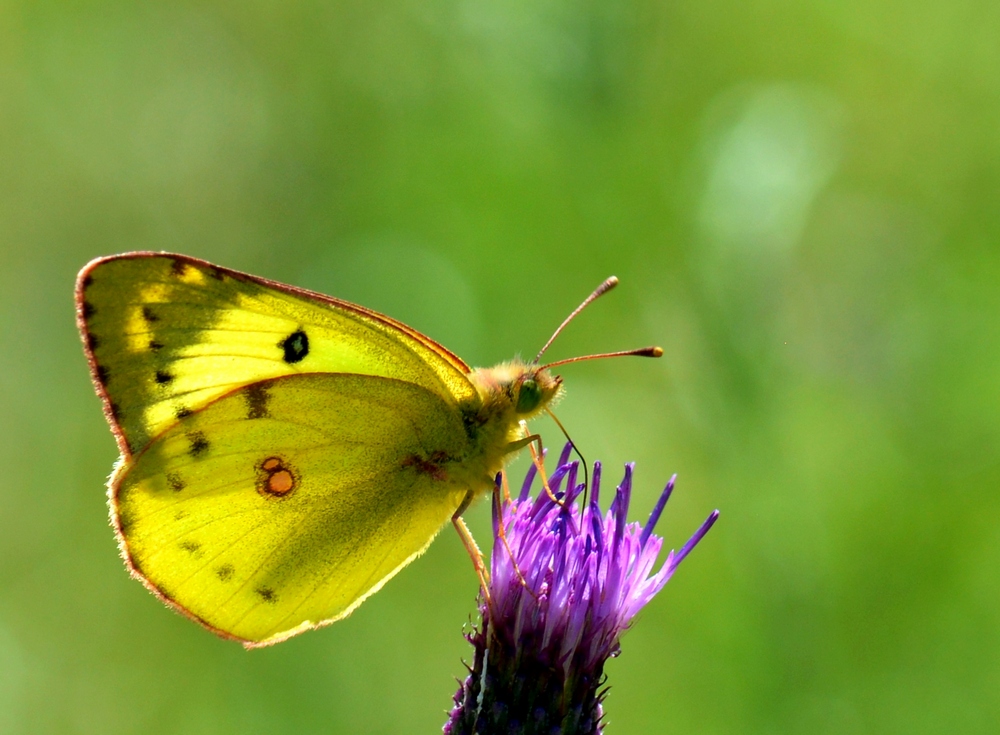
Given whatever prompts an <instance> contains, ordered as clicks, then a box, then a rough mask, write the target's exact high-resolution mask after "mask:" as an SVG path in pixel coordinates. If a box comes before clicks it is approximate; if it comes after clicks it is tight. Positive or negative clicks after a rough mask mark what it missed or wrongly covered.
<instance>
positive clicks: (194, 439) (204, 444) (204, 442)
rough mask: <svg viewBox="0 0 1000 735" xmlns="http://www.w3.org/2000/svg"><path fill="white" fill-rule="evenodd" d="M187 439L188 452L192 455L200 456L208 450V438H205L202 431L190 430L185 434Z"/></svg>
mask: <svg viewBox="0 0 1000 735" xmlns="http://www.w3.org/2000/svg"><path fill="white" fill-rule="evenodd" d="M187 439H188V441H189V442H191V448H190V449H188V453H189V454H190V455H191V456H192V457H196V458H197V457H200V456H202V455H203V454H204V453H205V452H207V451H208V439H206V438H205V435H204V434H203V433H202V432H200V431H192V432H191V433H190V434H188V435H187Z"/></svg>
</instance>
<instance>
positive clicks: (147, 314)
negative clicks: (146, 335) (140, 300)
mask: <svg viewBox="0 0 1000 735" xmlns="http://www.w3.org/2000/svg"><path fill="white" fill-rule="evenodd" d="M142 318H143V319H145V320H146V321H147V322H149V323H150V324H152V323H153V322H158V321H160V317H159V316H157V314H156V312H155V311H153V310H152V308H150V307H149V306H144V307H142Z"/></svg>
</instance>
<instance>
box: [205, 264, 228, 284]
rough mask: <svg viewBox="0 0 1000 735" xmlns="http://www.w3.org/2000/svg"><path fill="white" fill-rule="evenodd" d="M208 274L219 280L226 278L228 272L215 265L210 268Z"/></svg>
mask: <svg viewBox="0 0 1000 735" xmlns="http://www.w3.org/2000/svg"><path fill="white" fill-rule="evenodd" d="M208 274H209V275H210V276H212V278H214V279H215V280H217V281H224V280H226V274H225V273H223V272H222V269H221V268H218V267H216V266H214V265H213V266H212V267H211V268H209V269H208Z"/></svg>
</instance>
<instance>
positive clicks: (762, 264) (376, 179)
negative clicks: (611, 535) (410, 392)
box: [0, 0, 1000, 735]
mask: <svg viewBox="0 0 1000 735" xmlns="http://www.w3.org/2000/svg"><path fill="white" fill-rule="evenodd" d="M998 37H1000V5H997V4H996V3H995V2H983V1H979V2H977V1H975V0H956V1H955V2H950V3H945V2H930V1H928V0H915V1H913V0H911V1H908V2H902V1H901V0H876V1H875V2H871V1H868V2H862V1H861V0H845V1H844V2H832V1H831V0H812V1H808V2H789V1H787V0H785V1H781V0H762V1H760V2H752V3H746V2H739V1H738V0H716V1H714V2H712V1H709V2H655V1H651V0H633V1H631V2H615V3H612V2H595V1H594V0H575V1H574V0H540V1H536V2H526V1H525V0H445V1H444V2H436V1H434V0H429V1H428V0H424V1H417V0H389V1H388V2H384V3H367V2H357V1H352V2H327V3H324V2H312V1H311V0H303V1H297V2H276V1H274V0H260V1H256V2H255V1H251V2H248V3H231V2H216V1H212V2H198V3H163V4H156V3H108V2H88V1H87V0H80V1H79V2H72V3H69V2H24V1H23V0H22V1H21V2H18V1H16V0H14V1H10V0H4V1H3V2H0V267H2V273H3V275H4V279H3V287H2V288H0V376H2V382H0V396H2V401H3V413H2V420H0V446H2V448H3V451H4V455H5V456H6V458H7V460H6V463H5V464H6V466H7V467H8V469H9V470H10V471H9V472H7V473H6V474H5V475H4V478H3V482H2V483H0V494H2V502H3V511H2V512H0V732H2V733H100V734H102V735H105V734H117V733H185V734H187V733H192V734H200V733H205V734H211V733H240V734H248V733H249V734H255V733H361V732H364V733H423V732H437V731H439V728H440V726H441V724H442V723H443V722H444V720H445V714H444V713H445V710H446V709H447V708H448V707H449V706H450V698H451V695H452V693H453V692H454V690H455V687H456V685H455V682H454V679H453V677H455V676H459V675H462V674H463V668H462V664H461V659H462V657H463V656H467V655H468V654H469V651H470V650H471V649H469V647H468V646H467V644H466V643H465V642H464V640H463V639H462V636H461V631H462V626H463V624H467V623H468V622H469V620H470V616H471V615H472V614H473V611H474V595H475V590H476V581H475V578H474V576H473V574H472V572H471V567H470V564H469V561H468V559H467V557H466V556H465V554H464V551H463V550H462V548H461V545H460V543H459V542H458V540H457V537H456V536H455V534H454V533H452V532H451V531H447V532H446V533H443V534H442V535H441V537H440V538H439V539H438V541H437V542H436V543H435V544H434V545H433V547H432V549H431V550H430V551H429V552H428V554H427V555H426V556H425V557H424V558H422V559H420V560H419V561H418V562H416V563H414V564H413V565H412V566H411V567H410V568H408V569H406V570H405V571H404V572H403V573H402V574H400V575H399V577H397V578H396V579H395V580H394V581H393V582H392V583H390V584H389V585H388V586H387V587H386V588H385V589H384V590H383V591H382V592H380V593H379V594H378V595H376V596H375V597H374V598H372V599H371V600H370V601H368V602H367V603H366V604H365V605H363V606H362V607H361V608H360V609H359V610H358V611H357V612H356V613H355V614H354V615H353V616H352V617H351V618H349V619H348V620H346V621H344V622H341V623H339V624H337V625H335V626H333V627H331V628H327V629H324V630H322V631H319V632H315V633H310V634H307V635H304V636H301V637H299V638H296V639H294V640H291V641H289V642H287V643H284V644H282V645H279V646H276V647H273V648H269V649H266V650H260V651H256V652H252V653H247V652H244V651H243V650H242V649H241V648H239V647H238V646H236V645H235V644H232V643H227V642H224V641H222V640H218V639H216V638H215V637H213V636H212V635H210V634H208V633H206V632H205V631H203V630H201V629H200V628H198V627H197V626H195V625H193V624H191V623H189V622H187V621H186V620H184V619H182V618H181V617H179V616H177V615H175V614H173V613H171V612H169V611H168V610H166V609H165V608H164V607H163V606H162V605H160V604H159V603H158V602H157V601H156V600H155V599H153V597H151V596H150V595H149V594H148V593H146V592H145V591H144V590H143V589H142V587H141V586H140V585H139V584H137V583H135V582H133V581H131V580H129V579H128V577H127V575H126V573H125V571H124V569H123V567H122V564H121V562H120V560H119V559H118V556H117V551H116V548H115V544H114V541H113V538H112V534H111V531H110V529H109V527H108V524H107V520H106V509H105V500H104V489H103V483H104V480H105V478H106V476H107V474H108V472H109V471H110V468H111V465H112V463H113V461H114V459H115V456H116V453H115V449H114V443H113V441H112V439H111V435H110V432H109V431H108V429H107V427H106V426H105V423H104V419H103V417H102V415H101V411H100V407H99V404H98V400H97V398H96V397H95V395H94V393H93V390H92V389H91V386H90V381H89V378H88V375H87V370H86V365H85V362H84V359H83V354H82V351H81V348H80V344H79V338H78V336H77V334H76V331H75V327H74V323H73V304H72V285H73V278H74V275H75V273H76V271H77V270H78V269H79V268H80V267H81V266H82V265H83V264H84V263H86V262H87V261H88V260H89V259H91V258H93V257H95V256H98V255H104V254H110V253H115V252H121V251H127V250H160V249H164V250H171V251H178V252H183V253H188V254H191V255H195V256H199V257H202V258H206V259H209V260H212V261H214V262H218V263H220V264H222V265H225V266H229V267H233V268H238V269H242V270H246V271H250V272H252V273H256V274H259V275H262V276H267V277H269V278H273V279H277V280H282V281H286V282H289V283H293V284H297V285H300V286H305V287H310V288H313V289H318V290H322V291H325V292H328V293H332V294H334V295H337V296H341V297H344V298H347V299H351V300H355V301H358V302H361V303H363V304H365V305H367V306H370V307H373V308H376V309H380V310H383V311H385V312H387V313H389V314H390V315H392V316H395V317H397V318H399V319H402V320H404V321H406V322H408V323H410V324H412V325H413V326H415V327H417V328H419V329H421V330H423V331H425V332H427V333H428V334H430V335H431V336H432V337H434V338H436V339H438V340H440V341H441V342H443V343H444V344H446V345H447V346H449V347H450V348H452V349H453V350H455V351H456V352H457V353H459V354H460V355H462V356H463V357H464V358H465V359H466V360H467V361H468V362H470V363H472V364H477V365H485V364H491V363H494V362H496V361H499V360H502V359H505V358H508V357H510V356H511V355H512V354H514V353H517V352H521V353H522V354H525V355H533V354H534V352H535V351H536V350H537V349H538V347H539V346H540V345H541V344H542V342H544V340H545V339H546V338H547V336H548V335H549V333H550V332H551V330H552V329H553V328H554V327H555V326H556V325H557V324H558V323H559V321H560V320H561V319H562V318H563V317H564V316H565V315H566V313H568V311H569V310H570V309H571V308H572V307H573V306H575V304H576V303H577V302H578V301H579V299H580V298H582V297H583V296H584V295H585V294H586V293H587V292H588V291H589V290H590V289H591V288H592V287H593V286H595V285H596V284H597V283H598V282H599V281H600V280H601V279H603V278H604V277H606V276H607V275H609V274H611V273H615V274H617V275H618V276H619V277H620V278H621V279H622V286H621V287H619V289H618V290H617V291H616V292H615V293H614V294H612V295H611V296H609V297H607V298H606V299H604V300H602V302H600V303H599V304H598V305H596V306H595V307H594V308H593V309H592V310H590V311H589V312H588V313H586V314H585V315H584V316H583V317H582V318H581V319H580V320H579V321H578V322H577V323H575V324H574V325H573V326H572V327H571V328H570V329H569V330H568V331H567V332H566V333H565V335H564V336H563V337H562V338H560V340H559V342H557V343H556V345H555V347H554V348H553V349H552V351H551V352H550V354H551V355H552V357H553V359H555V358H557V357H566V356H570V355H575V354H582V353H585V352H593V351H601V350H609V349H622V348H628V347H635V346H639V345H643V344H649V343H657V344H661V345H662V346H663V347H664V349H665V351H666V356H665V358H664V359H663V360H660V361H658V362H653V361H642V360H620V361H607V362H603V363H601V362H597V363H584V364H580V365H574V366H568V367H566V368H565V369H564V370H563V375H564V377H565V379H566V381H567V384H568V387H569V394H568V396H567V398H566V400H565V401H564V402H563V403H562V404H561V406H560V409H559V414H560V417H561V419H562V421H563V422H564V424H565V425H566V426H567V427H568V428H569V429H570V431H571V432H572V433H573V436H574V437H575V439H576V440H577V442H578V443H579V444H580V445H581V446H582V447H583V448H584V449H585V450H586V452H587V453H588V455H589V457H590V458H591V459H593V458H601V459H603V460H604V461H605V463H606V466H609V469H610V468H617V467H620V465H621V463H623V462H625V461H627V460H636V461H637V462H638V474H637V481H638V491H637V493H636V499H635V504H634V506H633V515H634V517H635V518H636V519H640V518H644V516H645V514H646V512H647V510H648V508H649V506H650V505H651V504H652V502H653V499H654V497H655V496H656V495H657V494H658V493H659V491H660V489H661V488H662V484H663V482H664V481H665V480H666V479H667V477H668V476H669V475H670V473H672V472H675V471H676V472H679V473H680V484H679V486H678V492H677V493H676V494H675V497H674V500H672V501H671V507H670V508H669V509H668V513H667V514H666V517H665V519H664V522H663V524H662V526H661V527H660V530H661V531H662V532H663V533H664V534H665V535H666V538H667V544H668V546H675V547H676V546H680V544H682V543H683V541H684V540H685V539H686V538H687V535H688V534H689V533H690V532H691V531H693V530H694V528H695V527H696V526H697V524H698V523H699V522H700V521H701V520H702V519H703V518H704V516H705V515H706V514H707V513H708V512H709V511H710V510H711V509H712V508H715V507H718V508H721V510H722V518H721V521H720V523H719V524H718V525H717V526H716V528H715V529H714V530H713V531H712V533H711V534H710V535H709V536H708V538H707V539H706V541H705V542H704V543H703V545H702V546H701V547H699V549H698V550H697V552H696V553H695V554H694V555H693V556H692V557H691V558H690V559H689V560H688V561H687V562H685V564H684V566H683V567H682V569H681V571H680V573H679V574H678V575H677V576H676V577H675V578H674V580H673V581H672V582H671V583H670V585H668V587H667V589H666V590H665V591H664V593H663V594H662V595H661V596H660V597H659V598H657V599H656V600H655V601H654V602H653V603H651V604H650V605H649V606H648V608H646V610H645V611H644V612H643V613H642V615H641V616H640V618H639V620H638V623H637V625H636V626H635V628H634V629H633V630H632V631H631V632H630V633H629V634H628V635H627V636H626V637H625V639H624V645H623V653H622V656H621V657H620V658H619V659H616V660H614V661H612V662H611V664H610V665H609V678H610V683H611V685H612V689H611V694H610V696H609V698H608V700H607V706H606V709H607V713H608V721H609V726H608V728H607V732H608V733H609V735H610V734H612V733H622V734H629V733H680V732H692V733H727V734H728V733H760V734H761V735H764V734H767V735H773V734H785V733H789V734H791V733H801V734H803V735H806V734H809V735H812V734H824V733H831V734H833V733H836V734H837V735H844V734H846V733H900V734H902V733H906V734H907V735H914V734H917V733H996V732H998V731H1000V696H998V695H997V692H998V691H1000V494H998V492H997V491H998V487H1000V482H998V480H1000V448H998V447H1000V250H998V242H1000V43H998V42H997V38H998ZM539 428H540V430H541V431H542V432H543V434H544V435H545V436H546V437H547V439H548V442H549V444H550V445H558V444H559V443H560V439H559V435H558V433H557V432H556V431H555V429H554V427H553V426H552V425H551V424H546V423H545V422H540V424H539ZM523 468H524V463H523V461H522V462H521V463H520V464H518V465H517V466H516V467H515V474H520V472H521V471H522V470H523ZM15 469H16V470H17V471H16V472H15V471H14V470H15ZM617 471H618V470H617V469H615V470H614V472H613V474H617ZM486 511H487V508H486V505H485V504H482V505H481V506H479V507H477V508H475V509H473V510H472V511H471V512H470V516H469V517H470V522H471V523H472V525H473V528H474V530H475V531H477V533H478V535H479V537H480V538H488V535H489V534H488V530H487V529H488V521H487V512H486Z"/></svg>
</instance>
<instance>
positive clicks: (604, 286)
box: [531, 276, 618, 365]
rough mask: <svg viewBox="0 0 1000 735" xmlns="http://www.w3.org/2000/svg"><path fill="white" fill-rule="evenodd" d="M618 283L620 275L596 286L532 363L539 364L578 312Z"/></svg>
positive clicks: (550, 338) (553, 334) (560, 326)
mask: <svg viewBox="0 0 1000 735" xmlns="http://www.w3.org/2000/svg"><path fill="white" fill-rule="evenodd" d="M617 285H618V276H611V277H610V278H608V279H606V280H605V281H604V283H602V284H601V285H600V286H598V287H597V288H595V289H594V292H593V293H592V294H590V296H588V297H587V298H585V299H584V300H583V303H582V304H580V305H579V306H578V307H576V308H575V309H573V313H572V314H570V315H569V316H568V317H566V318H565V319H564V320H563V323H562V324H560V325H559V327H558V328H557V329H556V331H555V332H553V333H552V336H551V337H549V341H548V342H546V343H545V346H544V347H542V349H540V350H539V351H538V354H537V355H535V359H534V361H533V362H532V363H531V364H532V365H537V364H538V361H539V360H541V359H542V355H544V354H545V350H547V349H549V345H551V344H552V343H553V342H554V341H555V339H556V337H558V336H559V333H560V332H561V331H562V330H563V329H565V328H566V325H567V324H569V323H570V322H571V321H573V319H574V318H575V317H576V315H577V314H579V313H580V312H581V311H583V310H584V309H586V308H587V306H589V305H590V303H591V302H592V301H595V300H596V299H597V297H599V296H603V295H604V294H606V293H607V292H608V291H610V290H611V289H613V288H614V287H615V286H617Z"/></svg>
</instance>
